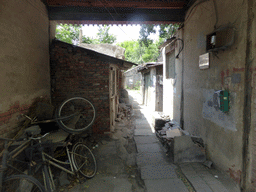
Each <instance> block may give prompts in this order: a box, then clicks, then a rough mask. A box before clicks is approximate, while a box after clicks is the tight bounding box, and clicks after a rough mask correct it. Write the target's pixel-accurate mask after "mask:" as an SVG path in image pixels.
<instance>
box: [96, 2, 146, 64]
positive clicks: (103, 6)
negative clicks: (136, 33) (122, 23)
mask: <svg viewBox="0 0 256 192" xmlns="http://www.w3.org/2000/svg"><path fill="white" fill-rule="evenodd" d="M99 2H100V3H101V4H102V5H103V7H104V8H105V9H106V10H107V12H108V13H109V14H110V15H111V17H112V18H113V20H114V21H116V20H115V18H114V16H113V15H112V14H111V13H110V11H109V10H108V9H107V8H106V7H105V5H104V4H103V3H102V2H101V1H100V0H99ZM105 2H106V3H107V1H106V0H105ZM107 4H108V3H107ZM111 7H112V8H113V9H114V11H115V12H116V14H117V15H119V14H118V13H117V11H116V9H115V8H114V7H113V6H111ZM117 26H118V25H117ZM118 28H120V29H121V30H122V31H123V32H124V30H123V29H122V28H121V27H119V26H118ZM124 33H125V32H124ZM125 34H126V33H125ZM126 35H127V34H126ZM127 36H128V37H129V38H130V39H132V40H133V41H135V42H136V40H134V39H133V38H131V37H130V36H129V35H127ZM139 46H140V48H141V45H140V44H139ZM140 50H141V49H140ZM139 54H140V58H141V59H142V61H143V58H142V55H141V52H139ZM143 62H144V61H143Z"/></svg>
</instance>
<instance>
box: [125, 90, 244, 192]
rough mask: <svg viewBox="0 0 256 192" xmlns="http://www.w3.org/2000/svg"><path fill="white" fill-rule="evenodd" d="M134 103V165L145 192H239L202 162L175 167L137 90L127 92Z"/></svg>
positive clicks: (232, 184) (226, 179)
mask: <svg viewBox="0 0 256 192" xmlns="http://www.w3.org/2000/svg"><path fill="white" fill-rule="evenodd" d="M129 96H130V101H132V104H133V116H134V119H135V120H134V124H135V131H134V140H135V143H136V146H137V155H136V163H137V166H138V169H139V171H140V173H141V179H142V180H143V181H144V184H145V190H146V191H147V192H157V191H168V192H169V191H170V192H187V191H189V192H193V191H196V192H229V191H232V192H235V191H237V192H238V191H240V190H239V189H238V188H237V187H236V186H235V185H234V183H233V182H232V181H230V179H229V178H227V176H226V175H224V174H222V173H220V172H218V171H217V170H209V169H208V168H206V167H205V166H204V165H202V164H201V163H183V164H179V165H174V164H173V163H172V162H173V161H172V159H171V158H170V157H168V155H166V151H165V149H164V148H163V146H162V144H161V143H160V142H159V140H158V139H157V137H156V136H155V133H154V128H153V127H152V126H151V121H152V120H151V119H152V114H151V113H150V111H149V110H148V109H147V108H146V107H145V106H143V105H140V104H141V100H140V99H141V96H140V94H139V92H138V91H129Z"/></svg>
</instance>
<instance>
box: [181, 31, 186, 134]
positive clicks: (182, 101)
mask: <svg viewBox="0 0 256 192" xmlns="http://www.w3.org/2000/svg"><path fill="white" fill-rule="evenodd" d="M181 30H182V37H181V39H183V42H184V28H182V29H181ZM184 52H185V46H184V50H183V53H182V60H181V99H180V127H181V128H182V129H184V55H185V54H184Z"/></svg>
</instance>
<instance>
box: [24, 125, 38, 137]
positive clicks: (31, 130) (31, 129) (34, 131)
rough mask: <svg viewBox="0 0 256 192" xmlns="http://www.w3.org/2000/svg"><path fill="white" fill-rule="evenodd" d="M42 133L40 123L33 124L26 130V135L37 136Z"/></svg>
mask: <svg viewBox="0 0 256 192" xmlns="http://www.w3.org/2000/svg"><path fill="white" fill-rule="evenodd" d="M40 133H41V128H40V127H39V126H38V125H34V126H31V127H29V128H27V129H25V130H24V134H25V135H26V136H29V137H31V136H35V135H38V134H40Z"/></svg>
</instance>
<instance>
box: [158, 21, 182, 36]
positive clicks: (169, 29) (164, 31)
mask: <svg viewBox="0 0 256 192" xmlns="http://www.w3.org/2000/svg"><path fill="white" fill-rule="evenodd" d="M178 28H179V25H178V24H174V25H172V24H170V25H167V24H165V25H164V24H162V25H160V30H159V37H160V38H164V39H168V38H170V37H171V36H172V35H173V34H174V33H175V32H176V31H177V30H178Z"/></svg>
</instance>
